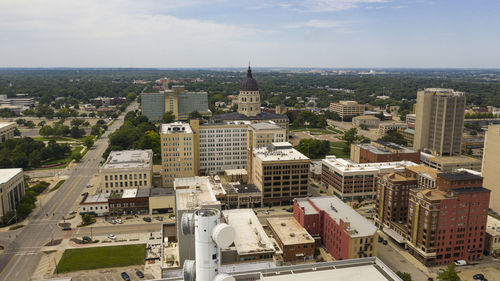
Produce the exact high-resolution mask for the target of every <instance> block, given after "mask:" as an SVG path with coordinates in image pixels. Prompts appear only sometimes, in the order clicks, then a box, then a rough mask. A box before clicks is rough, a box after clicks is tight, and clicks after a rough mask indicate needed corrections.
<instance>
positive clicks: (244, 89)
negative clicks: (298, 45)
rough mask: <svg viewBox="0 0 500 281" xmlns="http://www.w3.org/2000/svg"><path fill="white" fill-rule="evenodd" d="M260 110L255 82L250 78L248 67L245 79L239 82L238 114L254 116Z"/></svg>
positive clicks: (250, 71)
mask: <svg viewBox="0 0 500 281" xmlns="http://www.w3.org/2000/svg"><path fill="white" fill-rule="evenodd" d="M260 112H261V110H260V93H259V86H258V84H257V80H255V79H254V78H253V77H252V70H251V69H250V66H248V71H247V78H246V79H245V80H243V81H242V82H241V90H240V94H239V95H238V113H239V114H243V115H245V116H256V115H257V114H259V113H260Z"/></svg>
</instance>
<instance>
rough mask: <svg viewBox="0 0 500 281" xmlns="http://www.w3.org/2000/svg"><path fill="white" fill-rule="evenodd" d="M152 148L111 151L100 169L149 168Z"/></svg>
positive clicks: (151, 163) (151, 162)
mask: <svg viewBox="0 0 500 281" xmlns="http://www.w3.org/2000/svg"><path fill="white" fill-rule="evenodd" d="M152 165H153V150H151V149H148V150H118V151H117V150H115V151H111V153H110V154H109V156H108V159H107V160H106V163H104V165H103V166H102V169H133V168H151V167H152Z"/></svg>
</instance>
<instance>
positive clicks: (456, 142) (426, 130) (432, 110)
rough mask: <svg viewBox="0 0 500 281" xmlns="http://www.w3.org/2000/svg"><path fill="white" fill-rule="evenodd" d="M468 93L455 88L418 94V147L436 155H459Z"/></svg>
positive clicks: (415, 141) (416, 145)
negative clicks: (466, 94) (457, 90)
mask: <svg viewBox="0 0 500 281" xmlns="http://www.w3.org/2000/svg"><path fill="white" fill-rule="evenodd" d="M464 112H465V94H464V93H463V92H456V91H454V90H452V89H440V88H426V89H424V90H423V91H418V93H417V107H416V115H417V120H416V124H415V138H414V141H413V147H414V148H415V149H420V150H424V149H429V150H430V151H431V153H432V154H434V155H437V156H454V155H460V153H461V144H462V131H463V126H464V114H465V113H464Z"/></svg>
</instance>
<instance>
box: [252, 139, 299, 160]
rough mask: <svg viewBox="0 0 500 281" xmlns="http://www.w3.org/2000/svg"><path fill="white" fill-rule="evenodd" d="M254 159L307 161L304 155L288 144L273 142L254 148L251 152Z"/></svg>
mask: <svg viewBox="0 0 500 281" xmlns="http://www.w3.org/2000/svg"><path fill="white" fill-rule="evenodd" d="M253 154H254V157H258V158H259V159H261V160H262V161H263V162H265V161H280V160H309V158H308V157H306V156H305V155H304V154H302V153H300V152H299V151H298V150H296V149H294V148H293V147H292V144H291V143H288V142H275V143H272V144H270V145H268V146H267V147H261V148H256V149H254V150H253Z"/></svg>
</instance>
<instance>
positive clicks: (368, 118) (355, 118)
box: [352, 115, 380, 121]
mask: <svg viewBox="0 0 500 281" xmlns="http://www.w3.org/2000/svg"><path fill="white" fill-rule="evenodd" d="M352 120H377V121H380V119H378V118H377V117H375V116H373V115H361V116H356V117H353V118H352Z"/></svg>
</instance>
